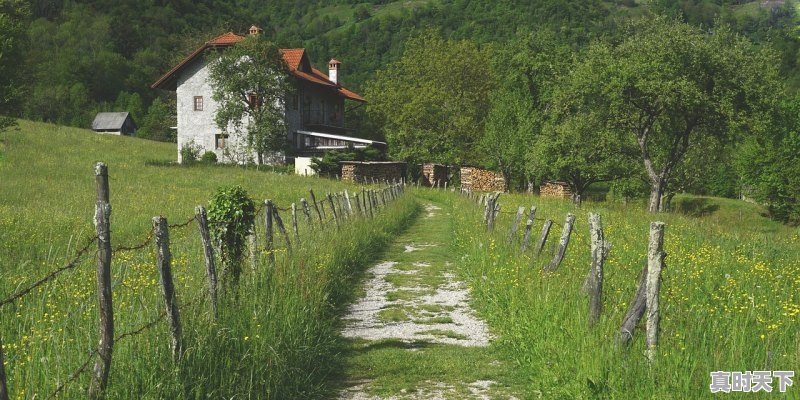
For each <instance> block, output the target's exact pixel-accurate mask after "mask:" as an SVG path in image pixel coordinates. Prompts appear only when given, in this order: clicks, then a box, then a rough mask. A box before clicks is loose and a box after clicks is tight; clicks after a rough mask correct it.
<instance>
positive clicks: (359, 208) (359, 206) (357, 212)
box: [353, 193, 363, 215]
mask: <svg viewBox="0 0 800 400" xmlns="http://www.w3.org/2000/svg"><path fill="white" fill-rule="evenodd" d="M353 202H354V203H355V204H356V214H358V215H361V214H363V212H362V210H361V200H359V199H358V193H353Z"/></svg>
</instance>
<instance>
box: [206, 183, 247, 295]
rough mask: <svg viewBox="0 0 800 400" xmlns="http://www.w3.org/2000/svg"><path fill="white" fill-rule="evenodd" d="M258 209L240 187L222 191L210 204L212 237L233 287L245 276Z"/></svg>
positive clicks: (219, 190)
mask: <svg viewBox="0 0 800 400" xmlns="http://www.w3.org/2000/svg"><path fill="white" fill-rule="evenodd" d="M255 217H256V207H255V204H253V200H251V199H250V198H249V197H248V196H247V191H245V190H244V189H242V187H241V186H232V187H221V188H219V189H217V192H216V193H215V194H214V196H213V197H212V198H211V201H210V202H209V203H208V223H209V228H210V231H211V236H212V237H213V239H214V242H215V243H218V244H219V250H220V258H221V259H222V265H223V269H224V270H223V273H224V275H225V278H226V280H227V279H230V280H231V281H232V282H233V283H234V284H236V283H237V282H238V281H239V276H240V275H241V273H242V259H243V255H244V251H245V248H246V246H247V235H248V234H249V233H250V230H251V229H252V227H253V223H254V222H255Z"/></svg>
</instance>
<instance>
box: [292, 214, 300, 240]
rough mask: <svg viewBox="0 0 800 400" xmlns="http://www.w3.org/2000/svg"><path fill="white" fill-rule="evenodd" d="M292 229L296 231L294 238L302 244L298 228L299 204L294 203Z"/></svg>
mask: <svg viewBox="0 0 800 400" xmlns="http://www.w3.org/2000/svg"><path fill="white" fill-rule="evenodd" d="M292 231H294V240H296V241H297V244H298V246H299V245H300V231H299V230H298V229H297V206H295V204H294V203H292Z"/></svg>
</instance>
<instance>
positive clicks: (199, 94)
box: [151, 25, 386, 163]
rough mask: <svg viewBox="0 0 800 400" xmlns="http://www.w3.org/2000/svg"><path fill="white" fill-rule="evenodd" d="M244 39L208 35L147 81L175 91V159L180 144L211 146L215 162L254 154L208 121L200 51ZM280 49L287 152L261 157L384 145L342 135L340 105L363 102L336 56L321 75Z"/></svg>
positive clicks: (300, 56)
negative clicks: (285, 78) (288, 81)
mask: <svg viewBox="0 0 800 400" xmlns="http://www.w3.org/2000/svg"><path fill="white" fill-rule="evenodd" d="M260 32H261V29H260V28H258V27H256V26H255V25H254V26H252V27H250V30H249V34H250V35H257V34H259V33H260ZM244 38H245V37H244V36H240V35H237V34H235V33H233V32H228V33H225V34H223V35H220V36H217V37H216V38H214V39H211V40H209V41H208V42H206V43H205V44H204V45H203V46H201V47H200V48H199V49H197V50H195V51H194V52H193V53H192V54H190V55H189V56H187V57H186V58H185V59H183V61H181V62H180V63H178V65H176V66H174V67H173V68H172V69H171V70H169V71H168V72H167V73H166V74H164V76H162V77H161V78H159V79H158V80H157V81H156V82H155V83H153V84H152V85H151V87H152V88H154V89H163V90H169V91H174V92H176V95H177V119H178V124H177V130H178V132H177V136H178V162H181V161H182V160H181V155H180V149H181V148H183V147H184V146H186V145H187V144H188V145H193V146H195V147H197V148H199V149H200V151H201V154H202V153H203V152H206V151H213V152H214V153H216V155H217V159H218V160H220V161H221V162H239V163H241V162H246V161H248V160H249V159H255V158H256V157H255V155H254V154H245V156H244V157H242V154H243V153H242V151H241V149H242V148H243V147H244V143H245V139H244V138H239V137H229V136H228V135H226V134H223V133H222V132H221V130H220V129H219V128H218V127H217V125H216V123H215V122H214V116H215V114H216V110H217V104H216V102H215V101H214V100H213V99H212V87H211V84H210V82H209V79H208V77H209V68H208V63H209V60H208V59H207V57H205V56H204V55H206V54H208V53H211V52H212V51H214V50H220V49H224V48H227V47H230V46H233V45H235V44H236V43H238V42H240V41H242V40H244ZM281 54H282V55H283V59H284V61H285V62H286V66H287V68H288V73H289V75H290V77H292V78H293V79H295V81H296V85H294V87H296V88H297V91H296V92H295V93H289V94H288V95H287V98H286V99H285V101H284V105H283V106H284V110H285V113H286V122H287V132H286V139H287V142H288V154H283V153H281V154H270V155H267V157H265V159H269V160H270V162H272V163H285V162H291V161H293V159H294V158H298V160H297V161H298V162H306V163H307V162H308V157H311V156H319V155H321V154H322V153H323V152H324V151H326V150H332V149H342V148H346V147H348V146H353V147H355V148H363V147H367V146H369V145H374V146H378V147H383V146H385V145H386V144H385V143H383V142H376V141H372V140H366V139H359V138H355V137H351V136H348V135H347V132H348V129H347V128H345V105H346V104H348V103H350V102H355V103H365V102H366V100H364V98H363V97H361V96H360V95H359V94H357V93H354V92H352V91H350V90H348V89H347V88H345V87H344V86H342V85H341V84H339V77H340V76H341V75H340V68H341V62H340V61H338V60H336V59H331V60H330V62H329V63H328V74H327V75H326V74H324V73H322V72H321V71H319V70H317V69H316V68H314V67H313V66H312V65H311V62H310V60H309V56H308V53H307V52H306V50H305V49H302V48H299V49H281ZM351 107H352V106H351Z"/></svg>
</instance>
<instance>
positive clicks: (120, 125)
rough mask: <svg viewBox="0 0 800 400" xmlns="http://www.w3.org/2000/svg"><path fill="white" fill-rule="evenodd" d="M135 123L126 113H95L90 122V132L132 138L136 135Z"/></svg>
mask: <svg viewBox="0 0 800 400" xmlns="http://www.w3.org/2000/svg"><path fill="white" fill-rule="evenodd" d="M136 129H137V127H136V123H135V122H133V117H131V114H130V113H128V112H101V113H97V116H95V117H94V121H93V122H92V130H93V131H95V132H97V133H105V134H109V135H126V136H133V135H135V134H136Z"/></svg>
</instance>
